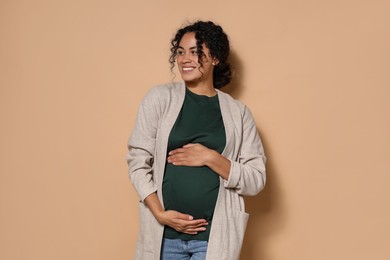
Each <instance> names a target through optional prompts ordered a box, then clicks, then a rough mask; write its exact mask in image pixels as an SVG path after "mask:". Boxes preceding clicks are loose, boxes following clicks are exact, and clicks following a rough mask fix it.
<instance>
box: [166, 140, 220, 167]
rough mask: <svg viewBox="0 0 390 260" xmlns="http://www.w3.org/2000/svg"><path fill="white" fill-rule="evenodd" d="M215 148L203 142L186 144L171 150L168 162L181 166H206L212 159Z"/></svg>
mask: <svg viewBox="0 0 390 260" xmlns="http://www.w3.org/2000/svg"><path fill="white" fill-rule="evenodd" d="M213 153H215V151H214V150H212V149H209V148H207V147H206V146H204V145H201V144H186V145H184V146H183V147H182V148H178V149H175V150H172V151H170V152H169V154H168V155H169V156H168V162H169V163H172V164H173V165H180V166H204V165H207V163H208V161H210V160H212V158H213Z"/></svg>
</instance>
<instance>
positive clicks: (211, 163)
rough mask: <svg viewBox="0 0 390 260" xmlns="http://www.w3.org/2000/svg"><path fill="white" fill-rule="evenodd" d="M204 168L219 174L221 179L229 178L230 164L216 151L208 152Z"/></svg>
mask: <svg viewBox="0 0 390 260" xmlns="http://www.w3.org/2000/svg"><path fill="white" fill-rule="evenodd" d="M206 166H208V167H209V168H210V169H212V170H213V171H214V172H216V173H217V174H219V175H220V176H221V177H222V178H223V179H225V180H227V179H228V178H229V174H230V166H231V162H230V160H229V159H227V158H226V157H224V156H223V155H221V154H219V153H218V152H217V151H214V150H211V151H210V155H209V156H208V160H206Z"/></svg>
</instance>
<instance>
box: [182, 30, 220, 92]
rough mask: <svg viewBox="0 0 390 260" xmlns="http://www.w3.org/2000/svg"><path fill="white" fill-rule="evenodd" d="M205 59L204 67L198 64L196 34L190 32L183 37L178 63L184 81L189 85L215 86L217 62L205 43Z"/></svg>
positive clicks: (203, 61) (203, 60)
mask: <svg viewBox="0 0 390 260" xmlns="http://www.w3.org/2000/svg"><path fill="white" fill-rule="evenodd" d="M202 47H203V52H204V54H205V57H204V58H203V59H202V65H203V66H202V67H201V66H200V63H199V62H198V53H197V48H196V38H195V33H193V32H189V33H186V34H184V35H183V37H182V38H181V40H180V42H179V47H178V49H177V56H176V62H177V65H178V68H179V71H180V74H181V77H182V78H183V80H184V81H185V82H186V83H187V85H192V86H199V85H202V84H211V86H213V70H214V65H215V62H214V61H213V59H212V58H211V56H210V50H209V49H208V48H207V47H206V45H205V44H204V43H203V45H202Z"/></svg>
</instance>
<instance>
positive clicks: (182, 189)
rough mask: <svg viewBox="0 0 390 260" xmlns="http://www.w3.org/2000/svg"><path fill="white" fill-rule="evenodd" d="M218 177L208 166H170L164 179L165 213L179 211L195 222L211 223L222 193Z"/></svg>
mask: <svg viewBox="0 0 390 260" xmlns="http://www.w3.org/2000/svg"><path fill="white" fill-rule="evenodd" d="M219 185H220V181H219V176H218V174H216V173H215V172H214V171H212V170H211V169H210V168H208V167H185V166H174V165H172V164H168V165H167V167H166V170H165V175H164V180H163V190H162V192H163V200H164V207H165V209H166V210H177V211H179V212H181V213H186V214H190V215H192V216H193V217H194V218H195V219H198V218H205V219H206V220H211V218H212V216H213V213H214V208H215V204H216V201H217V197H218V190H219Z"/></svg>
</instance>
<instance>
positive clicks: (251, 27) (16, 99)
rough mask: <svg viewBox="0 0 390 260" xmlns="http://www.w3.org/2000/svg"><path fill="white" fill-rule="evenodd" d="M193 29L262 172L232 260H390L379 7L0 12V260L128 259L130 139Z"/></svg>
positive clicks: (140, 5)
mask: <svg viewBox="0 0 390 260" xmlns="http://www.w3.org/2000/svg"><path fill="white" fill-rule="evenodd" d="M199 18H200V19H212V20H214V21H216V22H218V23H220V24H221V25H222V26H223V27H224V29H225V30H226V32H227V33H228V34H229V36H230V38H231V45H232V49H233V61H234V64H235V67H236V71H237V76H238V77H237V79H236V80H235V81H234V84H233V86H232V87H231V89H230V90H229V91H230V92H231V93H232V95H233V96H235V97H236V98H238V99H240V100H241V101H243V102H244V103H245V104H247V105H248V106H249V107H250V109H251V110H252V112H253V114H254V116H255V118H256V122H257V124H258V127H259V129H260V133H261V137H262V139H263V142H264V146H265V148H266V153H267V157H268V185H267V187H266V189H265V190H264V192H262V193H261V194H260V195H259V196H257V197H252V198H248V199H247V204H248V207H247V210H248V211H249V212H250V213H251V218H250V221H249V226H248V232H247V234H246V238H245V246H244V248H243V251H242V257H241V259H242V260H313V259H314V260H329V259H337V260H338V259H340V260H341V259H343V260H344V259H348V260H349V259H354V260H363V259H375V260H388V259H390V250H389V247H388V246H389V242H390V238H389V234H390V223H389V219H390V201H389V199H390V189H389V188H388V186H389V184H390V177H389V173H390V160H389V158H388V157H389V155H390V138H389V133H390V117H389V111H390V102H389V97H390V73H389V72H390V48H389V46H390V2H389V1H387V0H382V1H381V0H371V1H369V0H364V1H361V0H331V1H325V0H324V1H311V0H302V1H287V0H281V1H272V0H259V1H254V0H253V1H226V0H225V1H222V0H220V1H203V0H198V1H194V2H191V1H190V2H189V1H177V0H166V1H135V0H133V1H131V0H127V1H119V0H110V1H108V0H106V1H104V0H101V1H92V0H89V1H88V0H78V1H51V0H37V1H27V0H25V1H11V0H1V1H0V120H1V128H0V133H1V135H0V138H1V139H0V141H1V145H0V156H1V157H0V172H1V175H0V259H2V260H16V259H18V260H22V259H29V260H38V259H39V260H53V259H55V260H65V259H75V260H86V259H87V260H89V259H91V260H103V259H104V260H111V259H115V260H121V259H123V260H125V259H132V258H133V254H134V246H135V240H136V235H137V232H138V214H137V196H136V194H135V192H134V190H133V188H132V186H131V184H130V182H129V180H128V177H127V165H126V163H125V154H126V142H127V138H128V136H129V134H130V131H131V129H132V126H133V123H134V119H135V115H136V110H137V107H138V105H139V103H140V101H141V98H142V97H143V96H144V94H145V93H146V91H147V90H148V89H149V88H150V87H151V86H153V85H155V84H158V83H162V82H168V81H170V80H171V79H172V75H171V73H170V71H169V64H168V62H167V60H168V56H169V41H170V39H171V37H172V36H173V33H174V32H175V30H176V29H177V28H178V27H180V25H181V24H182V23H184V22H186V21H194V20H195V19H199ZM176 79H180V77H179V75H178V76H177V77H176Z"/></svg>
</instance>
